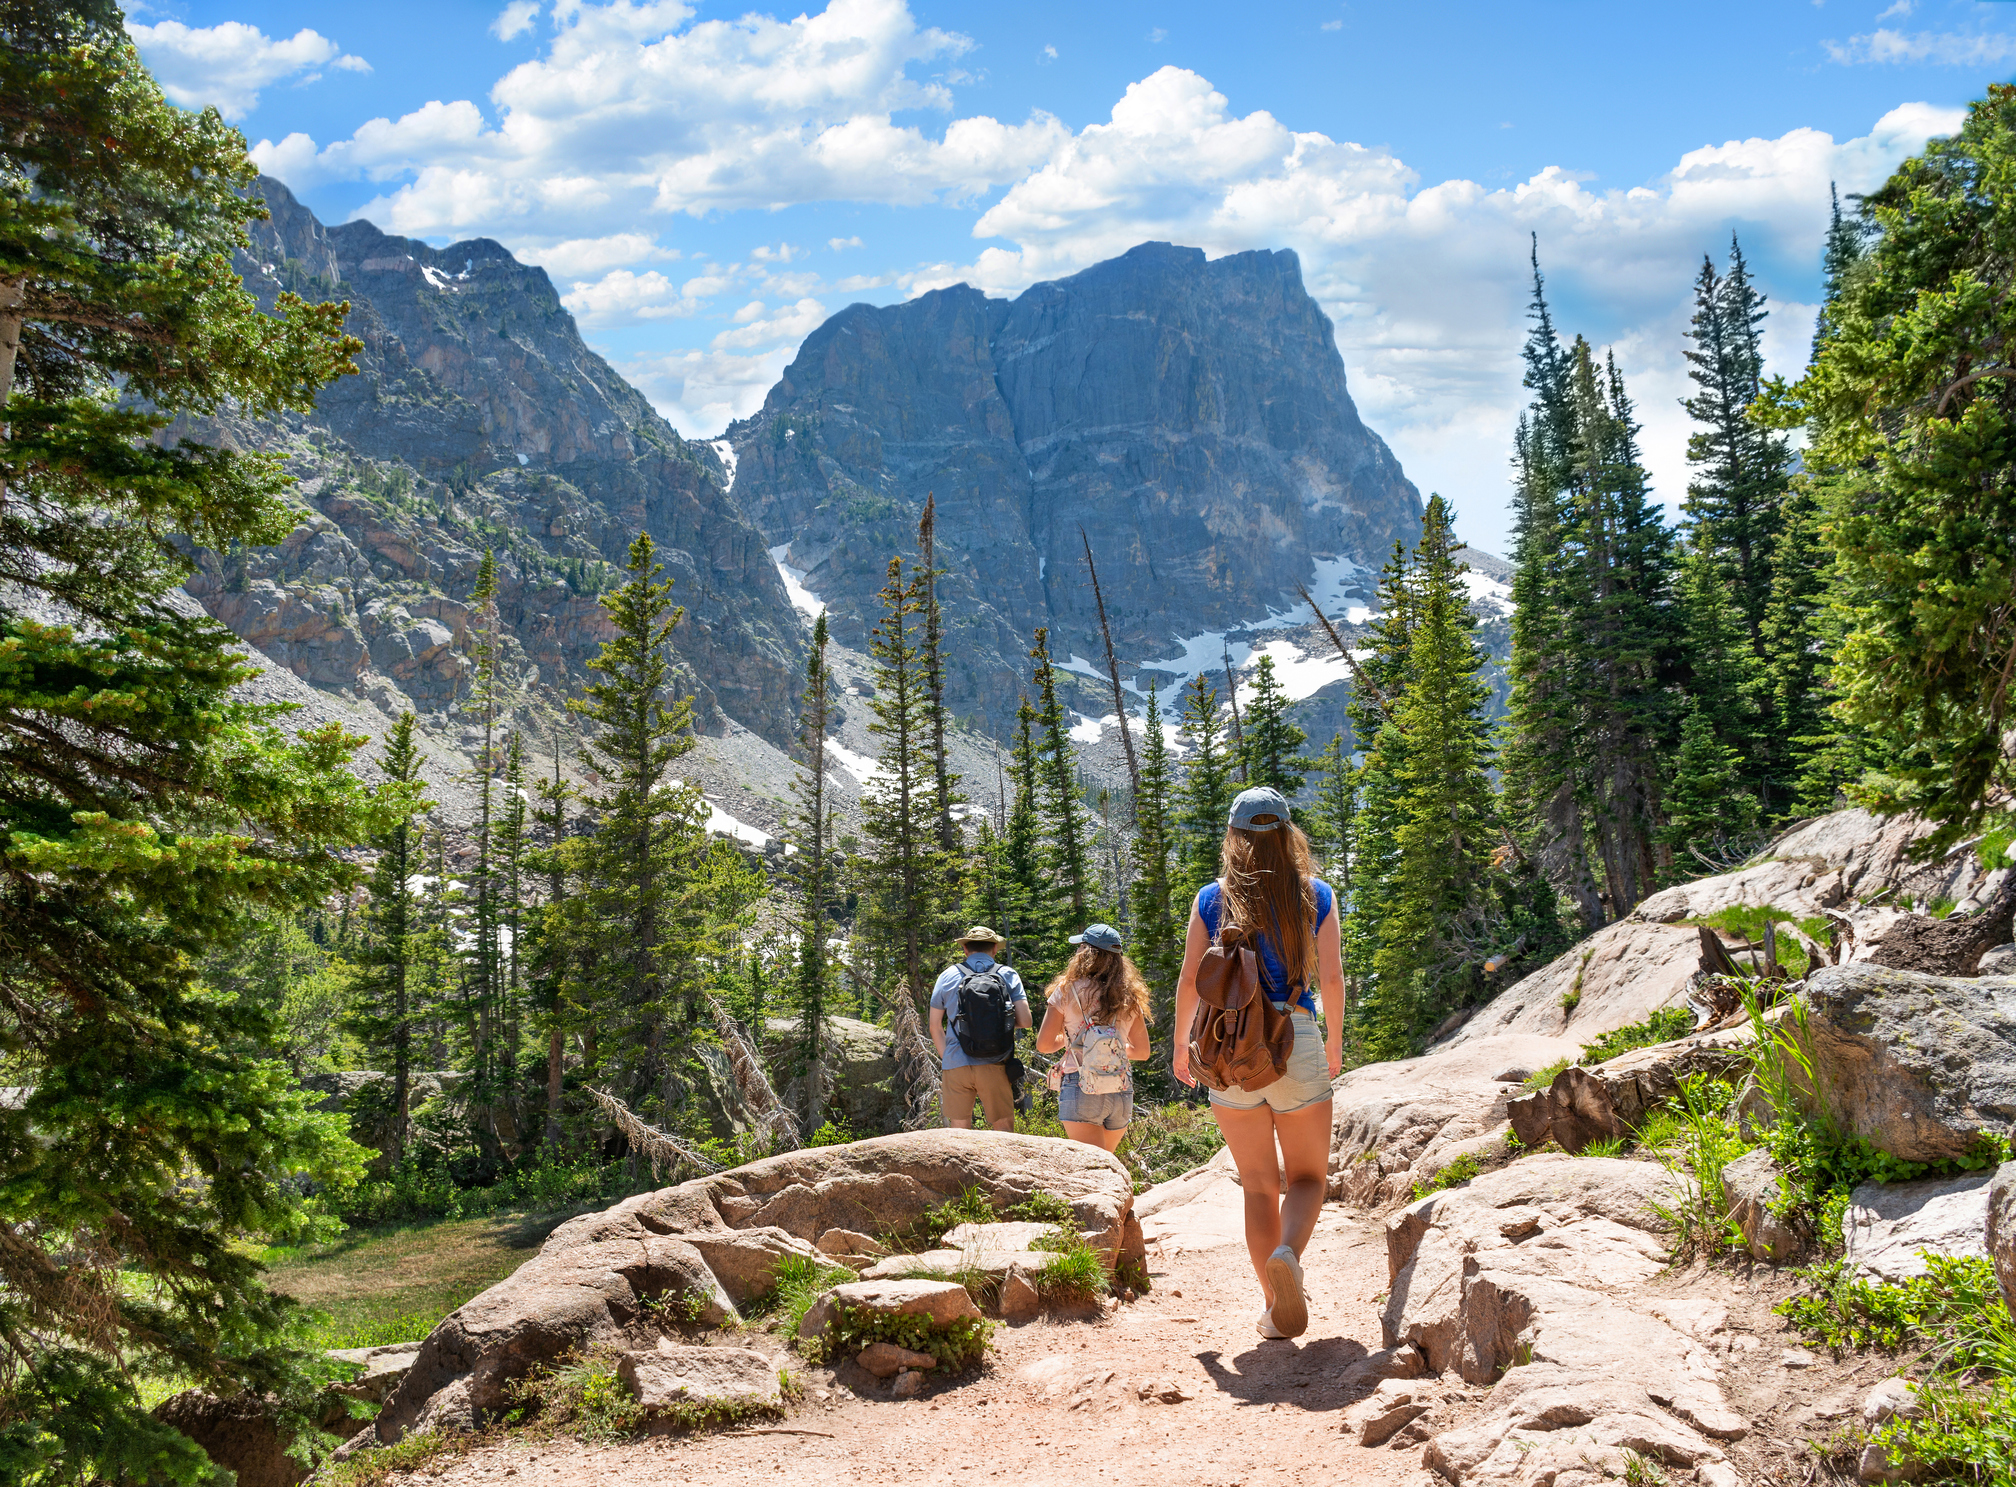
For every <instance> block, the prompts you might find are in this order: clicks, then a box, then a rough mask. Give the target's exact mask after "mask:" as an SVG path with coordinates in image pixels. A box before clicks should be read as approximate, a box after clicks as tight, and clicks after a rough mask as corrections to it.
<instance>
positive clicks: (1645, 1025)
mask: <svg viewBox="0 0 2016 1487" xmlns="http://www.w3.org/2000/svg"><path fill="white" fill-rule="evenodd" d="M1693 1031H1694V1013H1693V1011H1692V1010H1691V1009H1690V1008H1687V1007H1661V1008H1660V1009H1659V1010H1658V1011H1657V1012H1654V1013H1653V1014H1652V1015H1651V1016H1650V1017H1648V1018H1646V1019H1645V1020H1644V1021H1643V1022H1634V1023H1631V1024H1629V1025H1628V1026H1625V1027H1620V1028H1612V1029H1611V1030H1610V1031H1609V1032H1607V1033H1603V1034H1600V1035H1599V1036H1597V1037H1596V1038H1595V1040H1594V1041H1592V1042H1588V1043H1584V1044H1583V1045H1582V1058H1581V1062H1582V1063H1585V1064H1601V1063H1607V1062H1608V1061H1609V1060H1611V1059H1613V1058H1616V1057H1617V1056H1618V1055H1619V1054H1622V1053H1629V1052H1630V1051H1631V1050H1632V1049H1634V1048H1650V1047H1651V1046H1652V1045H1653V1044H1655V1043H1670V1042H1672V1041H1673V1040H1674V1039H1675V1038H1684V1037H1686V1036H1687V1034H1689V1033H1691V1032H1693Z"/></svg>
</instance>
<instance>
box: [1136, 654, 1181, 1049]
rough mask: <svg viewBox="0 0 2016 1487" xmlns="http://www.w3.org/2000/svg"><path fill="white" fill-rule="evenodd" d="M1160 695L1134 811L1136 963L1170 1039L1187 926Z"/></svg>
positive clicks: (1151, 704)
mask: <svg viewBox="0 0 2016 1487" xmlns="http://www.w3.org/2000/svg"><path fill="white" fill-rule="evenodd" d="M1160 694H1161V689H1160V688H1159V687H1152V686H1151V687H1150V688H1149V689H1148V715H1147V718H1146V720H1145V724H1144V728H1143V732H1142V737H1141V798H1140V799H1139V800H1138V801H1136V802H1135V806H1134V882H1133V885H1132V888H1131V890H1130V893H1129V908H1130V909H1131V910H1132V912H1133V919H1134V926H1133V927H1134V934H1133V946H1132V952H1131V953H1132V954H1133V957H1134V963H1135V964H1136V965H1137V966H1139V967H1140V968H1141V975H1142V978H1143V979H1144V980H1146V981H1147V983H1148V990H1149V1010H1150V1012H1151V1013H1152V1014H1153V1016H1152V1022H1153V1024H1154V1026H1155V1027H1156V1028H1159V1029H1161V1030H1162V1036H1163V1037H1164V1038H1165V1039H1166V1038H1168V1037H1169V1036H1171V1034H1170V1033H1169V1032H1168V1029H1169V1026H1170V1023H1171V1022H1172V1021H1173V1020H1174V1018H1175V1014H1176V977H1177V974H1178V972H1180V971H1181V970H1182V967H1183V932H1184V929H1185V928H1186V925H1185V923H1184V920H1183V919H1182V918H1179V917H1178V909H1179V907H1180V906H1179V905H1178V904H1177V902H1176V895H1177V889H1176V885H1175V883H1174V881H1173V879H1172V878H1171V876H1170V874H1171V871H1172V866H1173V865H1172V862H1171V855H1172V853H1173V852H1174V851H1175V849H1176V823H1175V820H1174V818H1173V815H1172V812H1173V810H1174V808H1175V800H1174V791H1175V768H1174V766H1173V764H1172V763H1171V761H1170V758H1169V744H1168V740H1167V739H1166V738H1164V737H1163V734H1162V705H1161V700H1160Z"/></svg>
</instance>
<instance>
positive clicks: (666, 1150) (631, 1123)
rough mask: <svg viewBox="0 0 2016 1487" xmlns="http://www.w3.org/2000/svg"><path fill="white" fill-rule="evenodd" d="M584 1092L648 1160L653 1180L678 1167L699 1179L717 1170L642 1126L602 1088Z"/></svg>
mask: <svg viewBox="0 0 2016 1487" xmlns="http://www.w3.org/2000/svg"><path fill="white" fill-rule="evenodd" d="M587 1090H588V1093H589V1094H590V1095H591V1096H592V1097H593V1098H594V1100H595V1103H596V1104H597V1105H600V1106H601V1107H602V1113H603V1114H604V1115H606V1116H608V1117H609V1119H610V1121H611V1122H612V1123H613V1124H614V1125H615V1127H616V1129H617V1130H619V1131H621V1132H622V1133H623V1139H624V1140H626V1141H628V1142H629V1143H630V1149H631V1150H632V1151H635V1152H640V1153H642V1154H643V1155H644V1157H645V1158H646V1159H647V1160H649V1161H650V1163H651V1175H652V1176H653V1177H662V1176H663V1175H664V1174H665V1173H667V1172H673V1173H676V1172H677V1171H678V1170H679V1169H680V1167H682V1166H686V1167H691V1168H693V1169H694V1170H695V1171H697V1172H698V1173H700V1175H701V1176H703V1177H706V1176H711V1175H712V1174H714V1173H716V1172H719V1171H720V1170H721V1168H720V1167H719V1165H717V1164H716V1163H714V1162H710V1161H708V1160H707V1158H706V1157H704V1156H702V1155H701V1154H700V1153H699V1151H698V1150H696V1149H695V1148H694V1147H691V1146H689V1145H687V1144H686V1143H685V1142H684V1141H682V1140H680V1139H679V1138H678V1137H677V1136H674V1135H673V1134H672V1133H671V1132H669V1131H661V1130H659V1129H658V1127H656V1126H654V1125H648V1124H646V1123H645V1122H644V1121H643V1120H642V1119H641V1118H640V1117H639V1116H638V1114H637V1112H636V1111H634V1110H632V1109H631V1108H630V1107H629V1106H628V1105H626V1104H624V1103H623V1102H622V1101H621V1100H619V1099H617V1098H616V1097H615V1096H614V1095H612V1094H610V1093H609V1091H607V1090H606V1089H597V1088H595V1086H594V1085H592V1084H591V1085H589V1086H587Z"/></svg>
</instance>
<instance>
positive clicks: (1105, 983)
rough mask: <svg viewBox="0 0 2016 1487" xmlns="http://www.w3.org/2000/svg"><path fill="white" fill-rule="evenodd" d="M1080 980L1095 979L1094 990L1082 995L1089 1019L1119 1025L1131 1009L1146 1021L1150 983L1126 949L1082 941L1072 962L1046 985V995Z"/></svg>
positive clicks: (1080, 1006) (1081, 1005)
mask: <svg viewBox="0 0 2016 1487" xmlns="http://www.w3.org/2000/svg"><path fill="white" fill-rule="evenodd" d="M1079 981H1089V982H1091V983H1092V986H1091V990H1090V992H1089V993H1087V994H1086V995H1085V996H1081V997H1080V998H1079V999H1078V1010H1079V1011H1080V1012H1081V1013H1083V1014H1084V1016H1085V1019H1086V1021H1088V1022H1096V1023H1099V1024H1101V1025H1102V1026H1104V1027H1118V1026H1119V1025H1120V1019H1121V1018H1122V1017H1124V1016H1126V1015H1127V1014H1128V1013H1129V1012H1138V1013H1139V1014H1140V1015H1141V1021H1142V1022H1143V1023H1144V1024H1145V1023H1147V1022H1149V1021H1151V1020H1152V1019H1151V1018H1150V1016H1149V1011H1148V983H1147V982H1146V981H1143V980H1142V979H1141V973H1140V972H1139V971H1138V970H1136V969H1135V968H1134V962H1133V961H1131V960H1129V959H1128V958H1127V956H1126V954H1125V952H1123V951H1119V950H1101V949H1100V948H1099V947H1098V946H1097V945H1080V946H1079V947H1078V950H1077V953H1075V954H1074V955H1073V956H1072V957H1071V961H1070V964H1068V965H1066V966H1065V967H1064V969H1063V970H1061V971H1059V972H1058V973H1057V979H1056V980H1055V981H1052V982H1051V983H1050V984H1049V985H1048V986H1047V987H1045V988H1044V991H1043V995H1044V997H1045V998H1046V999H1050V998H1054V997H1055V996H1056V995H1057V994H1058V993H1059V992H1060V991H1064V990H1066V989H1068V988H1069V987H1070V986H1072V985H1073V984H1074V983H1076V982H1079Z"/></svg>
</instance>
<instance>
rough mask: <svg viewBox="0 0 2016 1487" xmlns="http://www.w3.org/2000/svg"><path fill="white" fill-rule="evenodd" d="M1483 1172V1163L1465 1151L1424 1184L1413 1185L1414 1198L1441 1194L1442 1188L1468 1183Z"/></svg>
mask: <svg viewBox="0 0 2016 1487" xmlns="http://www.w3.org/2000/svg"><path fill="white" fill-rule="evenodd" d="M1483 1170H1484V1163H1483V1162H1482V1161H1481V1160H1480V1159H1479V1158H1478V1156H1477V1154H1476V1153H1475V1152H1471V1151H1466V1152H1465V1153H1463V1155H1462V1156H1460V1157H1458V1158H1456V1160H1455V1161H1453V1162H1451V1163H1449V1164H1448V1165H1447V1166H1446V1167H1443V1168H1442V1169H1441V1170H1440V1171H1438V1172H1436V1174H1435V1175H1434V1176H1433V1177H1430V1178H1429V1179H1428V1180H1427V1181H1426V1182H1417V1183H1415V1184H1414V1196H1415V1198H1417V1199H1420V1198H1425V1197H1427V1196H1428V1195H1429V1194H1430V1193H1439V1192H1441V1191H1442V1190H1443V1189H1444V1188H1453V1187H1456V1186H1458V1185H1459V1184H1461V1183H1466V1182H1468V1181H1469V1180H1470V1179H1471V1178H1473V1177H1475V1176H1476V1175H1477V1174H1478V1173H1479V1172H1482V1171H1483Z"/></svg>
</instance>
